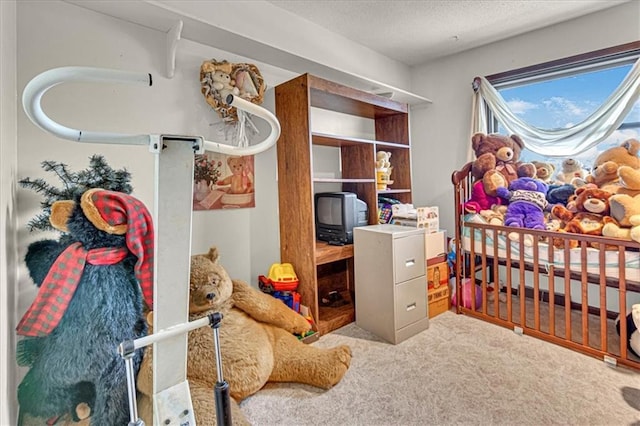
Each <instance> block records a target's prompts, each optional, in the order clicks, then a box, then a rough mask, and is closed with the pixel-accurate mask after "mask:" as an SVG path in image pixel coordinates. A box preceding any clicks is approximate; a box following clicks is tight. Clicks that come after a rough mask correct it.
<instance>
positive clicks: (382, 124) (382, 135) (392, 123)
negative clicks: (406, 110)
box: [376, 114, 409, 145]
mask: <svg viewBox="0 0 640 426" xmlns="http://www.w3.org/2000/svg"><path fill="white" fill-rule="evenodd" d="M376 139H377V140H379V141H387V142H395V143H399V144H402V145H409V115H408V114H395V115H390V116H386V117H380V118H378V119H377V120H376Z"/></svg>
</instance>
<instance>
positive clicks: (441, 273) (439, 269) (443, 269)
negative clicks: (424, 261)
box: [427, 262, 449, 291]
mask: <svg viewBox="0 0 640 426" xmlns="http://www.w3.org/2000/svg"><path fill="white" fill-rule="evenodd" d="M448 284H449V265H448V264H447V262H442V263H436V264H435V265H433V266H427V291H431V290H436V289H438V288H440V287H442V286H444V287H446V286H447V285H448Z"/></svg>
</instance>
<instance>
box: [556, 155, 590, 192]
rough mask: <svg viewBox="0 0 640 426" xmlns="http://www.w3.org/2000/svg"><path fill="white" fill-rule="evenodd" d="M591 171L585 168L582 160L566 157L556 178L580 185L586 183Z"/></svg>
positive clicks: (563, 181)
mask: <svg viewBox="0 0 640 426" xmlns="http://www.w3.org/2000/svg"><path fill="white" fill-rule="evenodd" d="M588 175H589V171H588V170H587V169H585V168H584V166H583V164H582V162H581V161H580V160H578V159H576V158H565V159H564V160H563V161H562V166H561V168H560V171H559V172H558V174H557V175H556V180H558V181H559V182H562V183H567V184H571V185H573V186H576V187H579V186H582V185H584V184H585V183H586V179H587V176H588Z"/></svg>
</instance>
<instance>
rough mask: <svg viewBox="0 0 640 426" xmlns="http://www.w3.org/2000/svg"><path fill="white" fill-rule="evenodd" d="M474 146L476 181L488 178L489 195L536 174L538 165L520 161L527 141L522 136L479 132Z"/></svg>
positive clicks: (473, 172)
mask: <svg viewBox="0 0 640 426" xmlns="http://www.w3.org/2000/svg"><path fill="white" fill-rule="evenodd" d="M471 146H472V148H473V151H474V153H475V156H476V159H475V160H474V161H473V163H472V165H471V173H472V174H473V176H474V178H475V179H476V180H484V182H485V191H486V192H487V193H488V194H489V195H492V196H496V192H495V190H496V188H498V187H500V186H508V184H509V183H510V182H511V181H513V180H514V179H517V178H518V177H535V173H536V168H535V166H534V165H533V164H531V163H523V162H520V161H519V159H520V153H521V151H522V149H523V148H524V142H523V141H522V139H521V138H520V137H519V136H518V135H511V136H505V135H500V134H497V133H493V134H488V135H487V134H484V133H476V134H474V135H473V136H472V138H471Z"/></svg>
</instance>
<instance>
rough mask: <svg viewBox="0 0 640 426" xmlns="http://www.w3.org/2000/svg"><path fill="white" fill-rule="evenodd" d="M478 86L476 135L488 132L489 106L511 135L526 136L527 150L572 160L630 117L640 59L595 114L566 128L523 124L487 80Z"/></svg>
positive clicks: (639, 92) (639, 91)
mask: <svg viewBox="0 0 640 426" xmlns="http://www.w3.org/2000/svg"><path fill="white" fill-rule="evenodd" d="M478 83H479V84H478ZM475 87H477V90H476V91H475V94H474V99H473V118H472V129H471V130H472V133H475V132H483V133H487V122H486V112H485V110H484V104H485V103H486V105H487V106H488V108H489V109H490V110H491V112H492V113H493V114H494V115H495V117H496V118H497V119H498V121H499V122H500V124H502V125H503V126H504V127H505V129H507V132H508V133H509V134H517V135H519V136H520V137H522V139H523V141H524V144H525V146H526V148H527V149H529V150H531V151H533V152H536V153H538V154H541V155H545V156H547V157H568V156H572V155H576V154H579V153H581V152H584V151H585V150H587V149H589V148H591V147H593V146H595V145H597V144H598V143H599V142H601V141H603V140H604V139H606V138H607V137H608V136H609V135H611V133H613V132H614V131H615V130H616V129H617V128H618V127H619V126H620V124H621V123H622V122H623V120H624V119H625V117H626V116H627V115H628V114H629V111H630V110H631V108H633V105H634V103H635V102H636V101H637V100H638V98H639V97H640V59H638V60H637V61H636V62H635V64H634V65H633V67H632V68H631V70H629V73H628V74H627V76H626V77H625V78H624V80H623V81H622V82H621V83H620V85H619V86H618V88H617V89H616V90H615V92H613V93H612V94H611V96H609V98H608V99H607V100H606V101H605V102H604V103H603V104H602V105H601V106H600V107H599V108H598V109H597V110H596V111H595V112H594V113H593V114H591V115H590V116H589V117H587V119H585V120H584V121H583V122H581V123H578V124H576V125H575V126H572V127H568V128H564V129H553V130H548V129H540V128H537V127H534V126H531V125H529V124H527V123H526V122H524V121H522V120H521V119H520V118H518V116H517V115H516V114H514V113H513V112H512V111H511V110H510V109H509V107H508V106H507V103H506V102H505V101H504V99H503V98H502V96H501V95H500V93H498V91H497V90H496V89H495V88H494V87H493V86H491V83H489V82H488V81H487V79H485V78H484V77H476V79H475V80H474V88H475ZM483 101H484V102H483Z"/></svg>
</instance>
